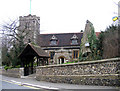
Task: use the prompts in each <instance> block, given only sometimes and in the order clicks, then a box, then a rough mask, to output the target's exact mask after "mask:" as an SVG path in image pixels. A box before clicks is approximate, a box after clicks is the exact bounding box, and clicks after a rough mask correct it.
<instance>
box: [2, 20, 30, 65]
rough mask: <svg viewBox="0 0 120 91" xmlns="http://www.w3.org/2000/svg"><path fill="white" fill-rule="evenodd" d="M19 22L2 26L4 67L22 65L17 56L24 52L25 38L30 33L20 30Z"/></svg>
mask: <svg viewBox="0 0 120 91" xmlns="http://www.w3.org/2000/svg"><path fill="white" fill-rule="evenodd" d="M19 27H20V26H18V20H14V21H10V23H6V24H4V25H3V26H2V29H1V30H0V32H2V60H3V61H2V62H3V64H4V65H9V64H11V65H13V66H15V65H18V64H20V62H19V60H18V58H17V56H18V55H19V53H20V52H21V51H22V50H23V48H24V46H25V43H24V38H25V36H26V35H27V34H28V33H29V32H25V30H19Z"/></svg>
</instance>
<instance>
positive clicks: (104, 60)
mask: <svg viewBox="0 0 120 91" xmlns="http://www.w3.org/2000/svg"><path fill="white" fill-rule="evenodd" d="M111 61H120V57H119V58H110V59H102V60H94V61H85V62H78V63H70V64H57V65H45V66H38V68H49V67H62V66H71V65H83V64H93V63H102V62H111Z"/></svg>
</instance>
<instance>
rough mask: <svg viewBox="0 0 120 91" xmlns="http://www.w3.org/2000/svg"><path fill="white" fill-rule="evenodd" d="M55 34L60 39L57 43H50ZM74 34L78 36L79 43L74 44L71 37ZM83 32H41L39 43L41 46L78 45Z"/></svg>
mask: <svg viewBox="0 0 120 91" xmlns="http://www.w3.org/2000/svg"><path fill="white" fill-rule="evenodd" d="M53 35H54V36H55V37H56V38H57V40H58V44H57V45H50V39H51V38H52V36H53ZM73 35H76V36H77V37H78V44H76V45H72V44H71V38H72V37H73ZM82 35H83V33H58V34H40V35H39V37H38V45H39V46H41V47H53V46H54V47H61V46H77V45H80V42H81V38H82Z"/></svg>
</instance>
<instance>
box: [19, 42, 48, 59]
mask: <svg viewBox="0 0 120 91" xmlns="http://www.w3.org/2000/svg"><path fill="white" fill-rule="evenodd" d="M26 56H27V57H33V56H38V57H42V58H49V54H48V53H47V52H45V51H44V50H43V49H41V47H40V46H37V45H33V44H31V43H28V45H27V46H26V47H25V48H24V50H23V51H22V52H21V53H20V55H19V56H18V58H22V57H26Z"/></svg>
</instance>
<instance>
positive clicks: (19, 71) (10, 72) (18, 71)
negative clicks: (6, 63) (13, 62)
mask: <svg viewBox="0 0 120 91" xmlns="http://www.w3.org/2000/svg"><path fill="white" fill-rule="evenodd" d="M2 75H5V76H10V77H16V78H21V76H24V68H12V69H7V70H5V69H2Z"/></svg>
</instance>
